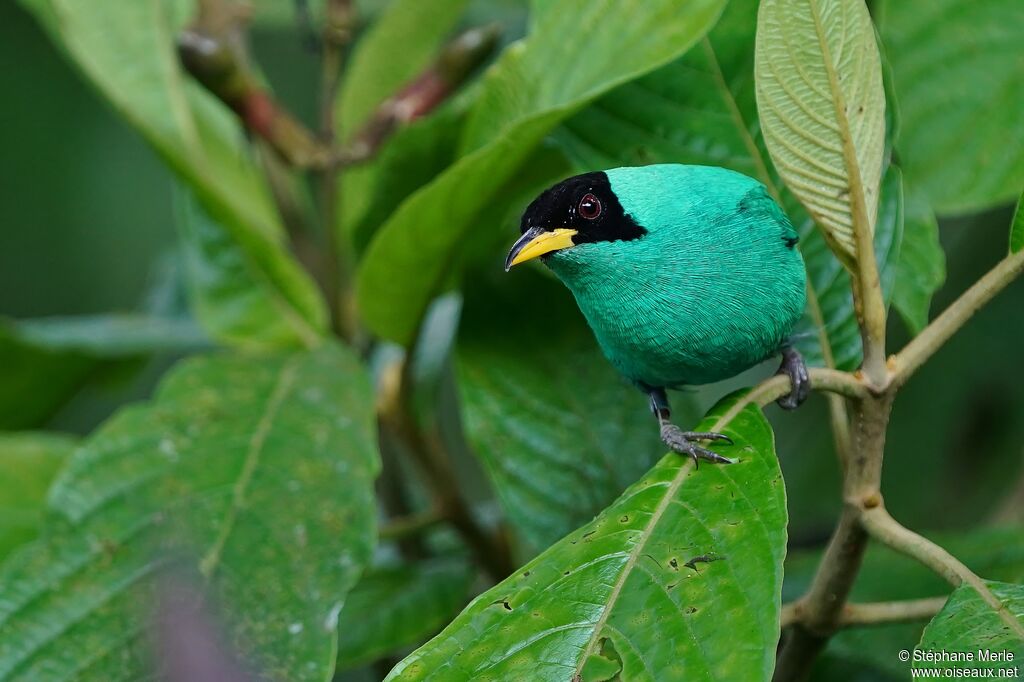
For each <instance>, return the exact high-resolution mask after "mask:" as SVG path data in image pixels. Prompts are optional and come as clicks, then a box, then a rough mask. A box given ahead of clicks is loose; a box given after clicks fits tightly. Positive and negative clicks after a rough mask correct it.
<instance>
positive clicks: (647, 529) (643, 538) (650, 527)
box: [572, 401, 747, 679]
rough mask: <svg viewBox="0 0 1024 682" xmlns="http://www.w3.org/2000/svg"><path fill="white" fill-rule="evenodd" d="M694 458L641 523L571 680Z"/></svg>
mask: <svg viewBox="0 0 1024 682" xmlns="http://www.w3.org/2000/svg"><path fill="white" fill-rule="evenodd" d="M746 407H747V403H745V402H744V401H739V402H737V403H736V404H735V405H733V406H732V407H731V408H729V410H727V411H726V413H725V414H723V415H722V416H721V417H720V418H719V419H718V421H716V422H715V423H714V425H713V426H711V428H710V429H709V431H721V430H722V429H723V428H725V426H726V425H727V424H729V422H731V421H732V420H733V419H735V418H736V416H737V415H738V414H740V412H742V411H743V409H744V408H746ZM693 467H694V464H693V460H692V459H688V460H687V461H686V462H684V463H683V464H682V465H681V466H680V467H679V470H678V471H677V472H676V474H675V476H674V477H673V478H672V482H671V483H670V484H669V487H668V489H667V490H666V491H665V495H664V497H662V499H661V501H660V502H658V506H657V507H656V508H655V509H654V512H653V513H652V514H651V518H650V520H649V521H648V522H647V524H646V525H645V526H644V528H643V530H642V531H641V535H640V541H639V542H637V543H636V544H635V545H633V549H632V550H630V552H629V556H628V557H627V559H626V563H625V564H623V566H622V573H620V574H619V579H618V580H617V581H616V582H615V586H614V587H613V588H612V591H611V594H609V595H608V601H607V603H606V604H605V607H604V609H602V611H601V616H600V618H598V620H597V622H596V623H595V624H594V629H593V631H592V632H591V633H590V638H589V639H588V640H587V646H586V647H585V648H584V649H583V653H582V654H581V656H580V658H579V660H578V661H577V663H576V669H575V672H574V674H573V677H572V679H578V678H579V676H580V675H581V674H582V671H583V667H584V665H586V662H587V659H589V658H590V656H591V655H592V654H593V653H594V650H595V648H596V646H597V642H598V641H600V636H601V632H602V630H604V626H605V624H606V623H607V622H608V618H609V617H611V613H612V611H614V610H615V606H616V604H617V603H618V599H619V595H620V594H621V593H622V589H623V587H624V586H625V584H626V581H627V580H628V579H629V577H630V575H631V574H632V572H633V567H634V566H636V563H637V561H638V560H639V558H640V557H641V556H643V553H644V548H645V547H646V546H647V541H648V540H650V539H651V536H652V535H653V534H654V528H655V527H656V526H657V525H658V522H659V521H661V517H662V516H664V514H665V511H666V510H667V509H668V508H669V506H670V505H671V504H672V500H673V499H675V496H676V493H678V492H679V489H680V488H681V487H682V486H683V483H684V482H685V481H686V479H687V477H688V476H689V474H690V472H691V471H693Z"/></svg>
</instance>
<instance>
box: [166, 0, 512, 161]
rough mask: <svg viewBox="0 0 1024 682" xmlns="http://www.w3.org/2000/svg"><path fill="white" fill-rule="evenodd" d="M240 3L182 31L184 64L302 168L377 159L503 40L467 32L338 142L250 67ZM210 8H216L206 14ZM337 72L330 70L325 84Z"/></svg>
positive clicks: (220, 2)
mask: <svg viewBox="0 0 1024 682" xmlns="http://www.w3.org/2000/svg"><path fill="white" fill-rule="evenodd" d="M339 2H340V3H341V4H347V3H344V2H342V1H341V0H332V4H336V3H339ZM236 6H237V5H236V3H233V2H230V0H204V2H203V3H201V4H200V13H199V15H198V17H197V19H196V21H195V22H193V24H192V25H191V26H190V27H188V28H187V29H185V30H184V31H183V32H182V33H181V35H179V36H178V55H179V57H180V59H181V62H182V64H183V65H184V66H185V69H186V70H187V71H188V72H189V73H191V74H192V76H193V77H195V79H196V80H198V81H199V82H200V83H201V84H202V85H203V86H204V87H205V88H206V89H207V90H209V91H210V92H211V93H212V94H213V95H215V96H216V97H217V98H218V99H220V100H221V101H222V102H224V103H225V104H226V105H227V106H228V107H229V108H230V109H231V110H232V111H234V112H235V114H237V115H238V117H239V119H240V120H241V121H242V124H243V125H244V126H245V129H246V131H247V132H248V133H250V134H252V135H255V136H256V137H259V138H260V139H263V140H265V141H266V142H267V143H268V144H269V145H270V146H271V147H272V148H273V149H274V151H275V152H277V153H278V154H279V155H280V156H281V158H283V159H284V160H285V161H287V162H288V163H289V164H290V165H291V166H293V167H295V168H299V169H303V170H324V169H328V168H338V167H345V166H351V165H354V164H357V163H360V162H362V161H366V160H367V159H369V158H371V157H372V156H373V155H374V154H376V153H377V150H378V149H379V148H380V146H381V145H382V144H383V143H384V141H385V140H386V139H387V138H388V137H389V136H390V135H391V133H393V132H394V131H395V129H396V128H397V127H398V126H400V125H402V124H405V123H409V122H410V121H413V120H415V119H417V118H419V117H422V116H425V115H427V114H428V113H430V112H431V111H433V110H434V109H435V108H437V106H438V105H439V104H440V103H441V102H443V101H444V100H445V99H446V98H448V97H449V96H450V95H451V93H453V92H454V91H455V90H456V89H457V88H458V87H459V86H460V85H462V83H464V82H465V80H466V79H467V78H468V77H469V75H470V74H471V73H472V72H473V71H475V70H476V69H477V68H478V67H479V66H480V65H481V64H482V63H483V62H484V61H485V60H486V59H487V58H488V57H489V56H490V54H491V53H492V52H493V50H494V47H495V46H496V45H497V36H498V29H497V28H495V27H493V26H487V27H483V28H475V29H470V30H468V31H466V32H465V33H463V34H462V35H460V36H459V37H457V38H456V39H455V40H453V41H452V42H451V43H449V44H448V46H447V47H445V48H444V50H442V52H441V53H440V55H439V56H438V59H437V60H436V61H435V62H434V63H433V64H432V65H431V66H430V67H428V68H427V69H426V70H425V71H424V72H423V73H422V74H421V75H420V76H418V77H417V78H416V79H414V80H413V81H411V82H410V83H409V84H407V85H406V86H405V87H403V88H402V89H401V90H400V91H399V93H398V94H396V95H395V96H394V97H392V98H391V99H389V100H387V101H386V102H384V103H383V104H381V105H380V107H379V108H378V109H377V111H376V112H375V113H374V115H373V116H372V117H371V118H370V121H369V122H368V123H367V124H366V127H364V128H363V129H362V130H361V131H360V132H359V133H357V134H356V135H355V136H354V137H353V139H352V140H351V142H350V143H348V144H346V145H344V146H340V147H339V146H336V145H333V144H330V143H328V142H327V141H325V140H321V139H319V138H318V137H317V136H316V135H314V134H313V133H312V132H310V130H309V129H308V128H306V127H305V126H304V125H302V123H300V122H299V121H298V120H297V119H296V118H295V117H294V116H292V115H291V113H289V112H288V110H287V109H286V108H285V107H284V106H282V105H281V104H280V103H279V102H277V100H275V99H274V97H273V95H271V94H270V92H269V91H267V90H266V89H265V88H264V87H263V84H262V82H261V81H260V80H259V78H257V76H256V74H255V73H253V72H252V70H251V69H250V68H249V67H248V65H247V63H246V59H245V55H244V51H243V50H241V49H240V47H241V45H242V42H241V41H240V40H237V39H236V36H237V35H238V31H237V30H236V29H237V27H238V25H241V24H242V23H244V21H245V20H246V19H247V18H248V17H247V14H245V13H244V12H241V11H240V10H239V11H234V12H233V13H232V12H231V11H229V10H228V9H225V8H227V7H236ZM208 7H212V8H215V9H216V11H207V9H206V8H208ZM226 16H233V17H235V19H234V21H235V27H234V28H232V29H231V31H230V32H229V31H227V30H226V29H225V27H226V26H228V24H227V23H226V22H225V21H224V20H223V17H226ZM331 30H335V31H336V30H337V29H331ZM328 33H330V31H329V32H328ZM330 42H331V41H330V40H327V39H325V59H328V58H329V59H334V57H328V55H330V54H334V53H333V52H332V49H333V48H330V47H329V43H330ZM339 59H340V58H339ZM328 66H330V65H329V64H328ZM330 70H332V69H331V68H329V69H326V70H325V72H326V74H325V77H324V78H325V81H326V79H327V77H328V76H329V72H330Z"/></svg>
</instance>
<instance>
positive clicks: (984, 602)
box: [914, 582, 1024, 675]
mask: <svg viewBox="0 0 1024 682" xmlns="http://www.w3.org/2000/svg"><path fill="white" fill-rule="evenodd" d="M917 649H918V651H919V652H922V653H932V654H935V653H940V652H947V653H949V652H970V653H971V654H973V656H974V659H973V662H972V663H967V664H965V663H963V662H957V661H954V662H950V661H940V662H934V661H933V662H927V661H918V660H917V657H915V660H914V669H915V670H921V669H924V668H930V669H935V668H938V669H940V670H956V669H959V670H963V669H964V668H970V669H972V670H994V671H997V675H998V671H1001V670H1006V669H1012V670H1017V666H1018V665H1019V662H1020V660H1021V658H1022V657H1024V585H1011V584H1009V583H999V582H986V583H985V584H984V590H977V589H975V588H974V587H973V586H971V585H968V584H963V585H961V586H960V587H958V588H957V589H956V590H955V591H954V592H953V594H952V595H951V596H950V598H949V601H947V602H946V605H945V606H944V607H943V608H942V610H941V611H939V613H937V614H936V615H935V618H933V619H932V621H931V622H930V623H928V626H927V627H926V628H925V629H924V634H923V635H922V636H921V643H920V644H919V645H918V647H917ZM993 654H997V655H998V654H1002V658H997V659H991V658H989V659H988V660H985V659H983V656H984V655H988V656H992V655H993ZM1007 654H1009V661H1010V662H1008V661H1007Z"/></svg>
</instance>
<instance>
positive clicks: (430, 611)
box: [338, 560, 473, 668]
mask: <svg viewBox="0 0 1024 682" xmlns="http://www.w3.org/2000/svg"><path fill="white" fill-rule="evenodd" d="M472 580H473V572H472V571H471V570H469V566H467V565H466V564H464V563H461V562H457V561H441V560H436V561H432V562H429V563H423V564H410V565H400V566H386V567H379V568H373V569H370V570H369V571H367V573H366V575H364V576H363V577H362V579H360V581H359V582H358V583H356V586H355V587H353V588H352V591H351V592H350V593H349V595H348V598H347V599H346V600H345V608H343V609H342V610H341V615H340V616H339V617H338V632H339V636H338V667H339V668H352V667H355V666H357V665H360V664H362V663H368V662H370V661H374V660H376V659H378V658H380V657H382V656H384V655H386V654H389V653H391V652H393V651H396V650H398V649H400V648H402V647H407V646H410V645H413V644H419V643H421V642H422V641H423V640H424V639H426V638H427V637H429V636H431V635H433V634H435V633H436V632H437V631H438V630H440V629H441V628H442V627H443V626H444V624H445V623H447V622H448V621H449V620H451V618H452V616H454V615H455V614H456V613H458V610H459V608H460V607H462V606H463V605H464V604H465V603H466V598H467V592H468V591H469V585H470V582H471V581H472Z"/></svg>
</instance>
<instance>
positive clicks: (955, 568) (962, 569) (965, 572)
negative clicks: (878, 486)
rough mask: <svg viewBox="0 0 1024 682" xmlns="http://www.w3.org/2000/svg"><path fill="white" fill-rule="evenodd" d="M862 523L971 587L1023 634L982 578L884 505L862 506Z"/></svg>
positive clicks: (952, 581) (955, 582)
mask: <svg viewBox="0 0 1024 682" xmlns="http://www.w3.org/2000/svg"><path fill="white" fill-rule="evenodd" d="M862 523H863V524H864V528H865V530H867V531H868V532H869V533H870V534H871V537H873V538H875V539H876V540H878V541H880V542H882V543H883V544H885V545H887V546H889V547H891V548H892V549H894V550H896V551H897V552H900V553H902V554H906V555H907V556H909V557H911V558H913V559H916V560H918V561H919V562H921V563H922V564H924V565H925V566H927V567H928V568H930V569H932V570H933V571H935V573H937V574H938V575H940V576H942V577H943V578H945V580H946V581H947V582H949V584H951V585H953V586H954V587H959V586H960V585H961V584H963V583H966V584H968V585H970V586H971V587H973V588H974V590H975V591H976V592H977V593H978V596H980V597H981V598H982V600H983V601H984V602H985V603H986V604H988V605H989V606H990V607H991V608H992V609H993V610H994V611H996V612H997V613H998V615H999V617H1000V618H1001V619H1002V621H1003V622H1004V623H1006V625H1007V626H1008V627H1009V628H1010V629H1011V630H1013V631H1014V632H1016V633H1017V634H1018V635H1020V637H1021V638H1024V625H1022V624H1021V622H1020V621H1019V620H1017V618H1016V617H1014V616H1013V614H1011V613H1010V612H1009V611H1008V610H1007V609H1006V606H1005V605H1004V604H1003V603H1002V602H1000V601H999V599H998V598H996V596H995V595H994V594H992V591H991V590H989V589H988V585H986V584H985V581H984V580H982V579H981V578H979V577H978V576H977V574H975V573H974V572H973V571H972V570H971V569H969V568H967V566H966V565H964V563H963V562H961V561H960V560H959V559H957V558H956V557H955V556H953V555H952V554H950V553H949V552H947V551H946V550H945V549H943V548H942V547H940V546H939V545H937V544H935V543H934V542H932V541H931V540H929V539H928V538H925V537H923V536H921V535H918V534H917V533H915V532H914V531H912V530H910V529H909V528H905V527H904V526H902V525H900V523H899V522H898V521H896V519H894V518H892V516H890V515H889V512H887V511H886V510H885V508H884V507H881V506H879V507H876V508H874V509H866V510H865V511H864V513H863V515H862Z"/></svg>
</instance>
